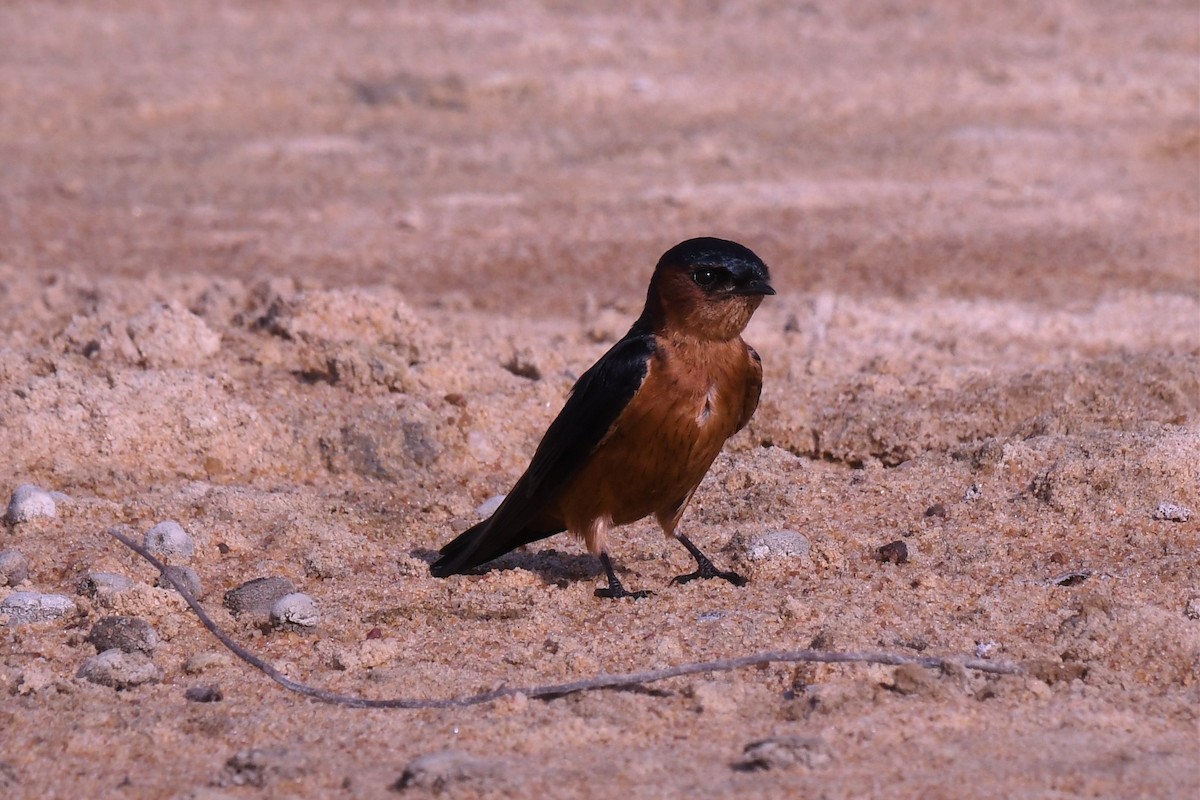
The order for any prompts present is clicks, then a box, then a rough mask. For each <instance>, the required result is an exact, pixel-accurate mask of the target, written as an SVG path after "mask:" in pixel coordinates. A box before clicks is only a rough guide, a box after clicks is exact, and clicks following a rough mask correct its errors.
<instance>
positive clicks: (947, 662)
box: [108, 528, 1022, 709]
mask: <svg viewBox="0 0 1200 800" xmlns="http://www.w3.org/2000/svg"><path fill="white" fill-rule="evenodd" d="M108 534H109V535H110V536H112V537H113V538H114V539H116V540H117V541H119V542H120V543H121V544H123V545H125V546H126V547H128V548H129V549H130V550H132V551H133V552H135V553H137V554H138V555H139V556H141V557H142V558H144V559H145V560H146V561H148V562H150V564H151V565H153V566H154V568H155V569H157V570H158V571H159V572H160V573H162V576H163V578H164V579H166V581H167V582H168V583H169V584H171V586H173V587H174V588H175V591H177V592H179V594H180V596H181V597H183V600H184V602H185V603H187V604H188V607H189V608H191V609H192V611H193V612H195V614H196V616H197V617H199V619H200V622H201V623H202V624H203V625H204V627H205V628H208V630H209V632H210V633H211V634H212V635H213V636H215V637H217V639H218V640H220V642H221V644H223V645H225V646H226V647H227V648H229V651H230V652H231V653H233V654H234V655H235V656H237V657H238V658H240V659H241V660H242V661H245V662H246V663H247V664H249V665H250V666H252V667H254V668H255V669H257V670H259V671H260V672H262V673H263V674H264V675H266V676H267V677H268V678H270V679H271V680H273V681H275V682H276V683H278V684H279V685H280V686H283V687H284V688H285V689H289V690H290V691H293V692H296V693H298V694H302V695H305V696H306V697H311V698H313V699H314V700H318V701H320V702H322V703H330V704H332V705H339V706H349V707H351V708H414V709H420V708H465V707H466V706H475V705H479V704H480V703H488V702H491V701H492V700H499V699H500V698H502V697H512V696H514V695H518V694H520V695H524V696H525V697H535V698H542V699H553V698H555V697H563V696H564V695H569V694H575V693H577V692H588V691H594V690H596V689H620V688H625V687H630V686H641V685H644V684H647V683H655V682H657V681H663V680H666V679H668V678H678V677H680V676H683V675H695V674H697V673H701V672H728V671H731V670H735V669H744V668H746V667H757V666H762V665H765V664H786V663H796V662H810V663H822V664H886V665H891V666H900V665H903V664H916V665H917V666H920V667H927V668H929V669H944V668H946V667H949V666H951V665H957V666H960V667H964V668H966V669H971V670H976V671H978V672H989V673H992V674H995V675H1019V674H1021V673H1022V669H1021V667H1019V666H1018V665H1016V664H1007V663H1004V662H996V661H986V660H984V659H978V658H969V659H963V660H959V659H949V658H936V657H933V656H905V655H900V654H898V653H884V652H859V653H855V652H836V651H831V650H782V651H773V652H766V653H754V654H752V655H747V656H738V657H736V658H722V659H717V660H716V661H700V662H694V663H690V664H679V665H678V666H674V667H666V668H665V669H652V670H645V671H642V672H627V673H622V674H617V675H607V674H600V675H597V676H595V677H593V678H585V679H582V680H577V681H570V682H568V683H555V684H544V685H541V686H524V687H516V686H502V687H500V688H498V689H493V690H492V691H490V692H481V693H479V694H473V695H467V696H465V697H448V698H435V699H431V700H421V699H416V698H391V699H382V700H376V699H371V698H368V697H357V696H355V695H347V694H338V693H336V692H330V691H326V690H325V689H320V688H318V687H316V686H309V685H308V684H304V683H300V682H299V681H294V680H292V679H291V678H289V677H287V676H286V675H284V674H282V673H281V672H279V670H277V669H275V668H274V667H272V666H271V665H270V664H268V663H267V662H266V661H264V660H263V659H261V658H259V657H258V656H256V655H254V654H253V653H251V652H250V651H249V650H247V649H246V648H244V647H242V646H241V645H240V644H238V643H237V642H235V641H234V640H233V639H232V638H231V637H230V636H229V634H227V633H225V631H224V630H222V629H221V628H220V626H218V625H217V623H215V622H213V620H212V618H211V617H209V616H208V613H207V612H206V611H205V610H204V607H203V606H201V605H200V603H199V601H197V600H196V598H194V597H192V595H191V593H190V592H188V590H187V588H186V587H185V586H183V585H182V583H181V582H180V581H178V580H176V579H175V576H174V575H172V574H171V573H170V572H169V571H168V570H167V566H166V564H164V563H163V562H161V561H159V560H158V558H156V557H155V556H154V555H153V554H152V553H150V552H149V551H148V550H146V548H144V547H142V546H141V545H139V544H138V543H136V542H134V541H133V540H131V539H130V538H129V537H127V536H125V535H124V534H123V533H121V532H120V531H118V530H116V529H115V528H109V529H108Z"/></svg>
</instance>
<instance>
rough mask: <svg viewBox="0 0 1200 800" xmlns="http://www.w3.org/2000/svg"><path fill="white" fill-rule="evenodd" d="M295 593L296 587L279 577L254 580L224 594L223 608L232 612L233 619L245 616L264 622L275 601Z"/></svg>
mask: <svg viewBox="0 0 1200 800" xmlns="http://www.w3.org/2000/svg"><path fill="white" fill-rule="evenodd" d="M295 591H296V586H295V585H294V584H293V583H292V582H291V581H289V580H288V579H287V578H284V577H282V576H280V575H271V576H268V577H265V578H255V579H254V580H252V581H246V582H245V583H243V584H242V585H241V586H238V587H236V588H234V589H230V590H229V591H228V592H226V593H225V607H226V608H228V609H229V610H230V611H232V612H233V615H234V616H235V617H240V616H242V615H243V614H246V615H249V616H252V617H261V618H263V619H264V620H265V619H267V617H269V616H270V614H271V608H272V607H273V606H274V605H275V601H277V600H278V599H279V598H281V597H283V596H284V595H289V594H292V593H293V592H295Z"/></svg>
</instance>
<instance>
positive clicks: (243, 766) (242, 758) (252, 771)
mask: <svg viewBox="0 0 1200 800" xmlns="http://www.w3.org/2000/svg"><path fill="white" fill-rule="evenodd" d="M309 763H310V762H309V760H308V759H307V757H306V756H305V754H304V753H303V752H299V753H296V752H292V751H291V750H288V749H286V748H283V747H253V748H250V749H247V750H239V751H238V752H236V753H234V754H233V755H232V756H230V757H229V759H228V760H226V762H225V769H224V770H222V772H221V775H219V776H218V777H217V780H216V783H217V784H218V785H220V786H255V787H258V788H260V789H261V788H263V787H265V786H269V785H270V784H272V783H275V782H276V781H280V780H295V779H296V778H299V777H301V776H302V775H306V774H307V773H308V771H309V766H308V765H309Z"/></svg>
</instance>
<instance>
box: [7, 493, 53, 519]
mask: <svg viewBox="0 0 1200 800" xmlns="http://www.w3.org/2000/svg"><path fill="white" fill-rule="evenodd" d="M57 513H58V508H57V507H56V506H55V504H54V498H53V497H51V496H50V493H49V492H47V491H46V490H45V489H42V488H41V487H40V486H34V485H33V484H31V483H27V484H25V485H23V486H18V487H17V488H16V491H14V492H13V493H12V499H11V500H9V501H8V513H7V514H5V519H7V520H8V521H9V522H10V523H11V524H13V525H16V524H18V523H21V522H29V521H30V520H31V519H37V518H38V517H47V518H52V517H54V515H55V514H57Z"/></svg>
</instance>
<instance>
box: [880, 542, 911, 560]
mask: <svg viewBox="0 0 1200 800" xmlns="http://www.w3.org/2000/svg"><path fill="white" fill-rule="evenodd" d="M876 552H877V553H878V554H879V560H880V561H882V562H883V563H885V564H907V563H908V545H907V544H905V543H904V542H903V541H902V540H900V539H897V540H896V541H894V542H888V543H887V544H885V545H883V546H882V547H880V548H879V549H878V550H877V551H876Z"/></svg>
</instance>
